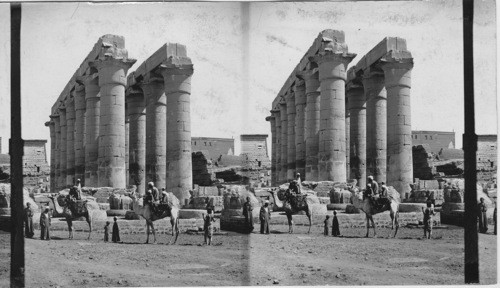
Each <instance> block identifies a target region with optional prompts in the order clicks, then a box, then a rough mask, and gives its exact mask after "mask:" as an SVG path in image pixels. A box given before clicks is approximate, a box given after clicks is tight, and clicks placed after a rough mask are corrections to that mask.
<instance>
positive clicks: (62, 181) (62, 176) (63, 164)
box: [58, 101, 68, 189]
mask: <svg viewBox="0 0 500 288" xmlns="http://www.w3.org/2000/svg"><path fill="white" fill-rule="evenodd" d="M61 103H63V102H62V101H61ZM59 119H60V121H61V122H60V124H59V125H60V126H61V141H60V146H59V159H60V160H59V163H60V173H59V178H58V183H59V185H58V186H59V189H64V188H66V187H67V185H66V175H67V173H66V171H67V169H68V168H67V163H68V162H67V157H66V147H67V144H66V139H67V137H68V134H67V129H66V106H65V105H64V104H61V106H59Z"/></svg>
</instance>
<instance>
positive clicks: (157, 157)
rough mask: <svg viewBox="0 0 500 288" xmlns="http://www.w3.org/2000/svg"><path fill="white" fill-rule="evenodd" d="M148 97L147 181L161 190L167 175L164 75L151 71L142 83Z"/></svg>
mask: <svg viewBox="0 0 500 288" xmlns="http://www.w3.org/2000/svg"><path fill="white" fill-rule="evenodd" d="M142 91H143V92H144V98H145V99H146V182H153V183H154V184H155V187H157V188H158V189H160V190H161V188H164V187H166V180H165V177H166V175H167V96H166V95H165V88H164V87H163V77H162V76H161V75H156V74H153V73H151V72H150V73H149V74H148V75H146V79H145V80H144V82H143V83H142Z"/></svg>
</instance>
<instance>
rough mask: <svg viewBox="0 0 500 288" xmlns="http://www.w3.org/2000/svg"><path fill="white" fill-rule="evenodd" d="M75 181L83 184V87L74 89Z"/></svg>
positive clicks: (79, 86) (78, 86)
mask: <svg viewBox="0 0 500 288" xmlns="http://www.w3.org/2000/svg"><path fill="white" fill-rule="evenodd" d="M75 179H80V180H81V182H82V186H83V185H86V183H85V86H83V85H77V86H76V88H75Z"/></svg>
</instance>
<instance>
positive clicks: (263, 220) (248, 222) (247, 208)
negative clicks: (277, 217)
mask: <svg viewBox="0 0 500 288" xmlns="http://www.w3.org/2000/svg"><path fill="white" fill-rule="evenodd" d="M252 211H253V206H252V202H251V201H250V197H247V201H246V202H245V203H244V204H243V217H245V227H246V228H247V229H248V231H249V232H252V231H253V229H254V226H253V216H252ZM270 219H271V209H270V207H269V200H265V201H264V205H262V206H261V207H260V211H259V220H260V234H269V220H270Z"/></svg>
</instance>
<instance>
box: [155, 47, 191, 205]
mask: <svg viewBox="0 0 500 288" xmlns="http://www.w3.org/2000/svg"><path fill="white" fill-rule="evenodd" d="M161 72H162V75H163V80H164V83H165V95H166V96H167V152H168V153H167V190H168V191H172V192H173V193H174V194H175V196H177V198H179V200H180V202H181V203H185V200H186V199H189V198H190V194H189V190H191V189H193V168H192V166H193V164H192V158H191V157H192V156H191V99H190V98H191V76H192V75H193V64H192V63H191V59H190V58H188V57H170V58H169V59H168V61H166V62H165V63H164V64H162V70H161Z"/></svg>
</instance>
